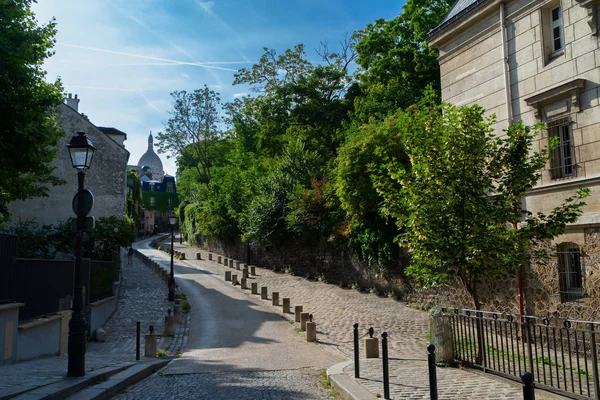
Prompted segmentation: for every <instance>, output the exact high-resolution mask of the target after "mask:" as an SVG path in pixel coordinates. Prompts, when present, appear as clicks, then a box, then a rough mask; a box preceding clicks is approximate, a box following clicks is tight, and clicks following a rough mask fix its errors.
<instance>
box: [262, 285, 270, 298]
mask: <svg viewBox="0 0 600 400" xmlns="http://www.w3.org/2000/svg"><path fill="white" fill-rule="evenodd" d="M267 290H268V288H267V287H266V286H263V287H261V288H260V298H261V299H263V300H267V299H268V298H269V296H268V293H267Z"/></svg>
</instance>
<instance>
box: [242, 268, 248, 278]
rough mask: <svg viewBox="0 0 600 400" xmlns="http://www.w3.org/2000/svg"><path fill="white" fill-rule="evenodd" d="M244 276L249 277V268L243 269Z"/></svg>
mask: <svg viewBox="0 0 600 400" xmlns="http://www.w3.org/2000/svg"><path fill="white" fill-rule="evenodd" d="M242 276H243V277H244V278H248V268H244V269H243V270H242Z"/></svg>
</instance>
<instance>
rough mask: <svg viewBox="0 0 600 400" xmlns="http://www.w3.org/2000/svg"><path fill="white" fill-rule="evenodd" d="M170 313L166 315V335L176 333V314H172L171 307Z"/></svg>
mask: <svg viewBox="0 0 600 400" xmlns="http://www.w3.org/2000/svg"><path fill="white" fill-rule="evenodd" d="M168 313H169V315H167V316H166V317H165V335H174V334H175V316H174V315H171V309H170V308H169V311H168Z"/></svg>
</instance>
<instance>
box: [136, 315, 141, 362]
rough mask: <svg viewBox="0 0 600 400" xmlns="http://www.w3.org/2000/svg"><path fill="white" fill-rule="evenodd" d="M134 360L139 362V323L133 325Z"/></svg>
mask: <svg viewBox="0 0 600 400" xmlns="http://www.w3.org/2000/svg"><path fill="white" fill-rule="evenodd" d="M135 359H136V360H138V361H139V360H140V321H137V322H136V323H135Z"/></svg>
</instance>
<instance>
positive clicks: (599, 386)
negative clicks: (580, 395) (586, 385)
mask: <svg viewBox="0 0 600 400" xmlns="http://www.w3.org/2000/svg"><path fill="white" fill-rule="evenodd" d="M590 348H591V350H592V354H591V356H592V378H593V379H594V396H595V399H596V400H599V399H600V379H598V352H597V349H596V332H595V331H594V324H593V323H590Z"/></svg>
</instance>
